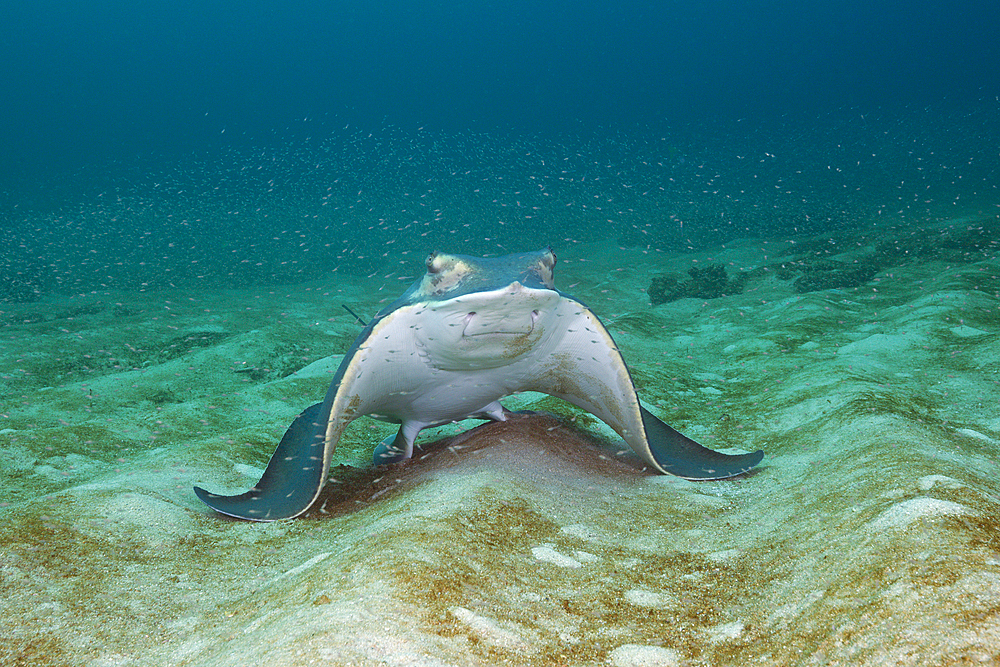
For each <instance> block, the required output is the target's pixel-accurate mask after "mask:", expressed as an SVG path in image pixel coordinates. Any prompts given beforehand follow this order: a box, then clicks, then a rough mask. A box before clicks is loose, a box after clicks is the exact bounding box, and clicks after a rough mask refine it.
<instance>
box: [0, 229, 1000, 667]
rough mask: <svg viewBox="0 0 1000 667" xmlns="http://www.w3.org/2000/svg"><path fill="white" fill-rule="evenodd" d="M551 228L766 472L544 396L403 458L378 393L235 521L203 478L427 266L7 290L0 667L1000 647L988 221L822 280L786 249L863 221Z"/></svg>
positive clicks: (263, 443) (608, 307)
mask: <svg viewBox="0 0 1000 667" xmlns="http://www.w3.org/2000/svg"><path fill="white" fill-rule="evenodd" d="M981 224H982V223H981V221H977V220H974V219H959V220H951V221H947V222H945V223H938V224H936V225H934V226H927V227H925V228H923V229H922V230H921V231H920V232H919V234H922V235H925V237H926V238H929V239H941V238H946V237H947V238H953V237H955V236H961V235H962V234H967V233H968V230H970V229H972V230H974V229H976V228H977V225H981ZM994 226H995V225H994ZM912 234H913V232H912V231H910V232H905V233H903V232H900V234H899V238H904V239H905V238H908V237H910V236H912ZM883 240H884V239H883ZM546 243H552V244H553V245H554V246H555V247H556V251H557V253H558V254H559V264H558V266H557V267H556V280H557V285H558V286H560V287H561V288H562V289H564V290H566V291H567V292H569V293H572V294H574V295H575V296H577V297H579V298H581V299H582V300H584V301H585V302H587V303H588V304H589V305H590V306H591V307H592V308H593V310H594V311H595V312H596V313H597V314H598V315H599V316H601V317H602V318H603V319H604V321H605V322H606V324H607V325H608V328H609V329H610V330H611V332H612V333H613V335H614V336H615V337H616V339H617V341H618V343H619V345H620V347H621V348H622V350H623V353H624V356H625V358H626V360H627V361H628V362H629V364H630V366H631V369H632V372H633V375H634V378H635V381H636V383H637V385H638V387H639V392H640V396H641V397H642V398H643V400H644V401H645V402H646V403H647V404H648V405H650V406H653V409H654V410H655V411H657V412H658V413H659V414H660V415H661V416H662V417H663V418H664V419H665V420H666V421H667V422H668V423H671V424H672V425H673V426H675V427H676V428H678V429H680V430H683V431H684V432H686V433H687V434H689V435H691V436H693V437H695V438H696V439H699V440H700V441H702V442H703V443H705V444H706V445H709V446H713V447H718V448H734V449H741V450H753V449H757V448H761V449H763V450H764V451H765V452H766V458H765V459H764V462H763V464H762V465H761V466H760V467H759V468H758V469H757V470H755V471H754V472H753V473H752V474H749V475H747V476H745V477H744V478H740V479H735V480H728V481H718V482H700V483H693V482H687V481H683V480H680V479H678V478H674V477H668V476H659V475H654V474H650V473H649V472H646V471H644V470H643V469H642V465H641V464H640V462H639V460H638V459H637V458H636V457H634V456H633V455H631V454H630V453H629V452H628V451H627V449H626V447H625V445H624V443H622V442H621V441H620V440H619V439H618V438H616V437H611V436H612V434H610V432H609V431H608V430H607V429H602V428H601V427H600V425H599V424H595V423H594V421H593V420H592V419H588V418H586V417H584V416H582V415H580V414H577V413H576V412H575V411H574V410H572V409H569V408H568V406H566V405H565V404H563V403H561V402H559V401H556V400H554V399H547V398H546V397H542V396H539V395H525V396H520V397H516V398H515V399H514V400H512V401H510V405H512V406H515V407H528V408H533V409H536V410H544V411H547V412H549V413H553V414H556V415H558V416H554V417H544V416H539V417H534V418H530V419H522V420H517V421H512V422H508V423H506V424H488V425H485V426H483V427H482V428H479V429H477V430H475V431H471V432H469V431H466V429H467V428H470V427H472V426H474V425H475V424H476V423H474V422H470V423H466V424H462V425H460V426H450V427H444V428H442V429H440V432H439V433H438V435H437V438H435V437H434V436H433V435H431V436H430V437H423V438H422V439H421V441H420V442H421V445H422V447H423V449H422V451H420V452H418V456H417V458H416V459H415V460H414V461H412V462H409V463H405V464H401V465H397V466H393V467H390V468H385V469H372V467H371V465H370V455H371V449H372V447H373V446H374V445H375V443H377V442H378V440H380V439H381V438H382V437H384V436H385V435H387V434H389V433H390V432H391V431H392V429H393V428H394V427H392V426H390V425H386V424H382V423H379V422H375V421H372V420H370V419H367V418H366V419H362V420H360V421H358V422H355V424H354V425H353V426H352V427H351V428H350V429H348V432H347V435H346V436H345V438H344V440H343V441H342V442H341V445H340V448H339V449H338V451H337V453H336V461H335V465H334V469H333V471H332V477H333V478H334V481H333V483H331V485H330V487H329V489H328V491H327V492H326V493H325V495H324V496H323V498H322V502H321V505H322V511H312V512H311V513H310V514H308V515H307V516H305V517H304V518H300V519H297V520H294V521H290V522H279V523H273V524H259V523H247V522H242V521H236V520H229V519H226V518H223V517H220V516H219V515H216V514H213V513H212V512H211V511H210V510H209V509H208V508H206V507H205V506H203V505H202V504H201V503H200V502H199V501H198V500H197V498H196V497H195V495H194V494H193V492H192V490H191V487H192V484H195V483H197V484H200V485H203V486H205V487H207V488H209V489H211V490H214V491H231V492H238V491H243V490H245V489H246V488H249V487H250V486H251V485H252V484H253V483H254V482H255V481H256V480H257V477H258V475H259V474H260V472H261V470H262V468H263V466H264V465H265V464H266V462H267V459H268V457H269V456H270V454H271V452H272V451H273V447H274V445H275V443H276V442H277V440H278V439H279V438H280V436H281V434H282V433H283V431H284V429H285V428H286V426H287V425H288V424H289V423H290V422H291V420H292V419H293V418H294V417H295V415H296V414H297V413H298V412H299V411H300V410H301V409H303V408H304V407H306V406H308V405H310V404H312V403H313V402H315V401H317V400H319V398H320V397H321V396H322V395H323V393H324V391H325V390H326V386H327V384H328V382H329V380H330V377H331V375H332V373H333V372H334V371H335V370H336V367H337V364H338V362H339V359H340V356H339V355H341V354H343V352H344V351H345V350H346V349H347V348H348V346H349V345H350V343H351V341H352V340H353V338H354V336H356V335H357V333H358V332H359V331H360V325H359V324H358V323H357V321H356V320H354V319H353V318H352V317H351V316H350V315H348V314H347V313H346V312H345V311H344V309H343V308H342V307H341V304H348V305H349V306H351V307H352V308H353V309H354V310H356V311H357V312H359V313H362V314H363V315H364V316H370V315H371V314H372V313H374V312H375V311H376V310H377V309H378V308H379V307H380V305H381V304H383V303H384V302H385V301H386V300H389V299H391V298H394V297H395V296H397V295H398V294H399V293H401V292H402V291H403V289H405V287H406V286H407V285H408V284H409V282H410V281H411V280H412V279H413V278H414V277H416V275H417V274H416V272H415V270H412V269H414V267H418V266H419V263H418V262H416V261H412V262H410V264H409V265H408V269H411V270H409V272H408V273H406V272H403V273H404V274H405V275H403V274H401V272H400V271H399V270H398V267H394V266H393V261H394V260H395V259H396V258H392V257H390V263H389V264H387V266H386V268H385V270H384V271H381V272H379V273H377V274H374V275H372V276H370V277H368V278H356V279H351V280H350V281H345V280H344V276H341V275H332V276H331V278H330V279H328V280H318V281H315V282H311V283H305V284H296V285H288V286H285V287H279V288H259V289H246V290H234V291H228V292H227V291H219V290H204V291H198V290H193V289H188V290H174V291H151V292H145V293H138V292H101V293H92V294H86V295H82V296H77V297H57V296H47V297H45V298H44V299H43V300H41V301H38V302H35V303H27V304H3V305H0V311H2V312H0V318H2V319H0V340H2V346H0V368H2V369H3V370H2V374H0V387H2V390H3V394H2V397H3V402H2V404H0V448H2V451H3V457H2V459H0V474H2V489H3V491H2V507H0V515H2V523H0V582H2V590H0V618H2V623H0V663H2V664H4V665H88V666H94V667H96V666H104V665H109V666H110V665H122V666H125V665H129V666H131V665H135V666H146V665H192V666H194V665H198V666H206V667H207V666H215V665H247V664H260V665H264V664H266V665H270V666H272V667H276V666H279V665H306V664H317V665H401V666H402V665H427V666H431V665H434V666H436V665H609V664H610V665H619V666H639V665H883V666H884V665H969V664H996V663H997V662H1000V528H998V524H997V516H998V510H1000V484H998V482H997V478H998V473H1000V407H998V406H1000V277H998V276H1000V263H998V261H997V259H996V246H995V242H993V244H990V243H986V244H985V245H983V244H980V245H979V246H976V245H975V244H972V245H970V246H968V247H967V248H965V249H963V246H962V244H961V243H956V244H952V246H951V248H950V250H949V251H948V252H942V253H934V252H929V253H923V254H922V255H921V254H919V253H918V254H916V255H914V256H907V255H906V252H903V251H901V252H900V254H899V256H897V257H895V258H889V259H888V260H886V261H883V262H882V263H881V265H880V266H881V268H880V270H879V272H878V273H877V274H876V275H875V277H874V278H873V279H872V280H867V281H864V282H862V283H860V284H855V285H844V286H840V287H832V288H827V289H817V290H815V291H810V292H805V293H799V292H797V291H795V290H794V289H793V280H794V278H795V277H796V275H798V274H796V273H795V272H794V271H791V272H790V273H788V272H783V271H781V270H780V266H779V265H780V264H781V263H787V262H794V261H795V260H801V259H803V258H807V257H809V256H810V253H815V252H817V249H818V248H819V249H823V248H826V250H824V251H823V252H825V256H826V258H827V259H832V260H837V261H842V262H844V266H849V265H851V264H853V263H856V262H857V261H859V258H861V259H862V260H863V259H864V258H865V257H870V256H871V255H872V253H874V252H875V242H874V241H873V240H872V237H865V238H862V239H861V240H858V241H856V242H855V241H851V240H849V239H841V240H840V241H839V242H838V243H836V244H834V245H831V244H832V243H833V242H832V241H831V240H830V239H825V238H816V239H811V240H810V239H802V238H800V239H797V240H796V242H794V243H793V242H791V241H790V240H768V239H748V240H745V241H736V242H732V243H729V244H727V245H726V246H725V247H719V248H714V249H711V250H708V251H704V252H697V253H688V254H683V255H670V256H668V255H666V254H664V253H660V252H654V251H645V250H643V249H641V248H619V247H617V246H610V245H609V246H599V245H588V246H585V245H582V244H574V243H571V242H562V244H561V245H560V239H547V238H546V239H541V238H540V239H537V243H536V244H534V245H536V246H538V247H542V246H544V245H545V244H546ZM831 247H832V248H833V250H830V248H831ZM970 248H971V249H970ZM423 250H424V249H421V252H422V251H423ZM426 250H430V248H428V249H426ZM442 250H447V251H451V252H461V251H462V248H442ZM711 263H722V264H724V265H726V267H727V270H728V271H729V272H730V274H731V275H732V274H735V273H736V272H738V271H744V272H751V271H752V270H754V269H756V270H755V271H753V272H752V273H751V276H750V277H749V278H748V282H747V285H746V290H745V291H744V292H743V293H742V294H737V295H733V296H725V297H721V298H714V299H707V300H706V299H695V298H685V299H681V300H678V301H674V302H671V303H667V304H663V305H659V306H656V307H651V306H650V304H649V300H648V298H647V297H646V295H645V293H644V292H645V290H646V289H647V287H648V286H649V282H650V276H651V275H652V274H657V273H675V274H678V275H680V276H683V275H684V273H685V272H686V271H687V270H688V269H689V268H690V267H692V266H706V265H708V264H711ZM387 276H388V277H387ZM331 355H332V356H331ZM463 431H464V432H463ZM456 434H459V435H456ZM442 437H453V438H454V439H452V440H444V441H441V440H440V438H442ZM436 439H437V442H435V440H436ZM431 443H434V444H431Z"/></svg>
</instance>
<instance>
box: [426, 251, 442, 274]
mask: <svg viewBox="0 0 1000 667" xmlns="http://www.w3.org/2000/svg"><path fill="white" fill-rule="evenodd" d="M440 270H441V262H440V261H438V254H437V252H432V253H431V254H429V255H427V273H437V272H439V271H440Z"/></svg>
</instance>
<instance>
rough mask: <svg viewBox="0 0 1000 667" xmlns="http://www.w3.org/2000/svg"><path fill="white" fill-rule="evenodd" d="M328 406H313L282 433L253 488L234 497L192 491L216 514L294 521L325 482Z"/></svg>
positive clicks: (204, 491) (263, 519)
mask: <svg viewBox="0 0 1000 667" xmlns="http://www.w3.org/2000/svg"><path fill="white" fill-rule="evenodd" d="M328 417H329V406H327V405H326V404H325V403H317V404H315V405H313V406H310V407H309V408H306V410H305V411H303V412H302V414H300V415H299V416H298V417H297V418H296V419H295V421H293V422H292V425H291V426H289V428H288V430H287V431H286V432H285V435H284V437H282V438H281V442H280V443H278V448H277V449H276V450H275V451H274V454H273V455H272V456H271V460H270V461H269V462H268V464H267V469H266V470H265V471H264V475H263V476H262V477H261V478H260V481H259V482H257V484H256V486H254V487H253V488H252V489H250V490H249V491H247V492H246V493H241V494H239V495H235V496H222V495H217V494H215V493H209V492H208V491H206V490H205V489H202V488H200V487H197V486H196V487H194V491H195V493H196V494H198V497H199V498H200V499H201V500H202V502H204V503H205V504H206V505H208V506H209V507H211V508H212V509H214V510H215V511H216V512H220V513H222V514H226V515H228V516H232V517H236V518H239V519H249V520H251V521H276V520H278V519H290V518H292V517H296V516H298V515H300V514H302V513H303V512H305V511H306V510H307V509H309V506H310V505H312V504H313V502H314V501H315V500H316V497H317V496H318V495H319V492H320V490H321V489H322V486H323V483H324V482H325V481H326V470H327V465H326V461H325V451H324V450H325V444H326V443H325V437H326V425H327V418H328Z"/></svg>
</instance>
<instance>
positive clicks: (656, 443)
mask: <svg viewBox="0 0 1000 667" xmlns="http://www.w3.org/2000/svg"><path fill="white" fill-rule="evenodd" d="M639 411H640V413H641V414H642V427H643V429H644V430H645V431H646V442H647V443H648V445H649V453H650V454H651V455H652V457H653V459H654V460H655V461H656V463H657V465H659V466H660V467H661V468H662V469H663V470H665V471H666V472H669V473H670V474H672V475H677V476H678V477H683V478H685V479H725V478H726V477H735V476H736V475H742V474H743V473H745V472H749V471H750V469H751V468H753V467H754V466H756V465H757V464H758V463H760V462H761V460H762V459H763V458H764V452H762V451H760V450H758V451H756V452H753V453H750V454H735V455H734V454H723V453H722V452H717V451H715V450H712V449H708V448H707V447H702V446H701V445H699V444H698V443H697V442H695V441H694V440H692V439H691V438H689V437H687V436H686V435H684V434H683V433H681V432H680V431H677V430H675V429H673V428H671V427H670V426H668V425H667V424H665V423H664V422H662V421H660V419H659V418H657V417H656V415H654V414H653V413H651V412H650V411H649V410H647V409H646V408H644V407H642V406H640V407H639Z"/></svg>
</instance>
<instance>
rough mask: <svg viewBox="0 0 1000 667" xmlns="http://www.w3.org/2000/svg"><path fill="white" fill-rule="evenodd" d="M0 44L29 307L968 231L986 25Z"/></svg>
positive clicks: (726, 6) (899, 20)
mask: <svg viewBox="0 0 1000 667" xmlns="http://www.w3.org/2000/svg"><path fill="white" fill-rule="evenodd" d="M0 21H2V22H3V25H4V26H5V30H4V36H3V39H2V40H0V61H2V62H3V63H4V67H3V68H2V69H3V71H2V72H0V99H3V100H4V103H3V104H2V105H0V127H2V128H3V131H2V132H0V153H2V155H3V156H4V159H3V160H2V161H0V216H2V218H0V230H2V233H0V251H2V253H0V257H2V260H0V268H2V269H3V271H4V272H5V274H7V275H14V276H17V280H18V281H19V282H21V283H25V282H27V283H30V284H31V287H30V289H29V290H28V291H29V292H31V293H33V294H44V293H46V292H51V291H58V290H64V291H74V290H78V289H88V288H94V287H97V286H118V287H126V288H147V287H151V286H152V287H156V286H161V285H162V286H168V285H172V284H180V283H185V282H189V283H190V282H196V283H199V284H205V285H212V284H217V283H219V284H224V283H227V282H233V283H236V284H246V283H253V282H259V281H265V282H283V281H289V280H296V279H299V278H311V277H315V276H317V275H322V274H323V273H325V272H329V271H331V270H332V269H334V268H338V267H339V268H340V270H345V271H350V270H357V271H367V270H371V268H372V267H373V266H375V265H377V263H378V262H377V260H378V256H376V257H373V253H372V252H370V251H364V250H362V249H361V248H362V247H363V246H366V245H371V246H378V247H379V248H380V252H379V253H377V254H378V255H379V256H385V255H386V254H387V252H388V253H390V254H391V253H393V252H403V250H404V249H405V250H407V251H409V250H414V251H419V253H421V254H422V253H423V252H425V251H426V250H428V249H430V248H432V247H440V248H442V249H445V250H451V251H466V252H480V253H486V254H488V253H496V252H501V251H509V250H517V249H525V248H536V247H538V246H539V245H540V243H544V242H554V243H557V244H558V243H559V242H560V240H561V239H566V238H572V239H580V240H587V239H593V238H607V239H610V240H614V241H617V242H619V243H622V244H625V245H630V244H633V245H634V244H637V243H642V242H645V243H647V244H649V245H653V246H656V247H659V248H670V249H678V248H681V247H682V246H687V247H693V246H698V245H704V244H708V243H714V242H719V241H724V240H727V239H730V238H735V237H739V236H754V235H782V234H798V233H806V234H807V233H817V232H823V231H827V230H832V229H839V228H842V227H844V226H863V225H865V224H868V223H869V222H870V221H872V220H879V219H882V220H885V219H887V218H888V216H894V221H895V222H900V221H902V222H904V223H906V222H912V221H919V220H921V219H926V218H928V217H931V218H938V217H942V216H948V215H959V214H962V215H975V216H979V215H986V216H995V214H996V202H997V201H998V193H997V191H996V186H995V185H994V184H995V183H996V182H997V180H998V179H997V175H998V161H1000V160H998V155H997V151H996V148H995V147H996V145H997V143H998V141H997V140H998V138H1000V120H998V119H1000V67H998V63H1000V52H997V50H996V49H995V48H994V47H993V30H994V28H995V26H996V25H998V24H1000V9H998V6H997V5H996V3H993V2H985V1H981V2H964V3H960V4H959V5H956V4H955V3H952V2H944V1H938V2H927V1H925V2H906V3H902V2H899V3H896V2H875V3H872V2H861V1H860V0H851V1H848V2H840V3H793V2H777V1H771V2H758V3H741V2H722V1H717V0H716V1H713V0H709V1H707V2H706V1H699V2H672V1H659V2H624V3H622V2H617V3H607V2H593V1H584V2H565V1H551V0H533V1H530V2H529V1H527V0H505V1H504V2H476V3H468V2H455V1H452V0H447V1H445V2H435V3H428V2H414V1H406V2H388V3H357V2H352V3H346V2H341V1H339V0H332V1H325V2H291V3H267V2H259V1H253V2H244V3H231V2H221V1H219V0H208V1H200V2H170V3H168V2H152V3H132V2H97V3H80V2H66V1H65V0H61V1H60V0H40V1H39V2H33V3H22V4H21V5H19V6H8V7H5V8H4V9H2V10H0ZM880 216H885V217H880ZM234 227H237V228H239V229H240V230H241V233H240V234H239V235H238V236H234V235H233V234H231V230H232V229H233V228H234ZM526 236H530V237H531V238H530V239H526V238H525V237H526ZM387 244H388V245H387ZM393 244H395V245H393ZM193 265H197V266H196V267H195V268H192V267H193ZM5 296H6V297H7V298H11V295H10V294H7V295H5ZM21 296H24V295H23V294H22V295H21Z"/></svg>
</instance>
